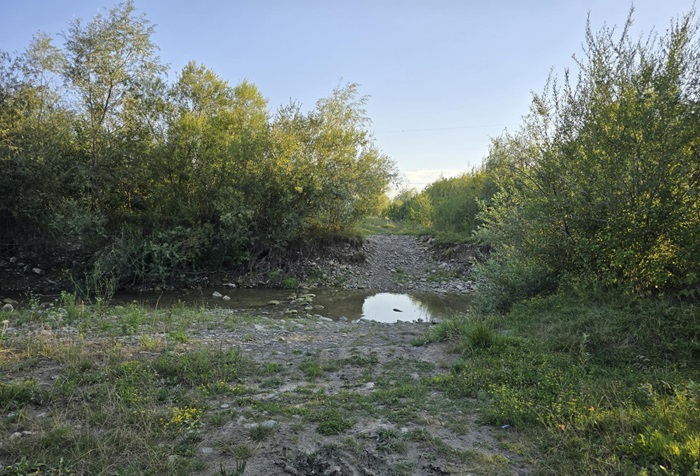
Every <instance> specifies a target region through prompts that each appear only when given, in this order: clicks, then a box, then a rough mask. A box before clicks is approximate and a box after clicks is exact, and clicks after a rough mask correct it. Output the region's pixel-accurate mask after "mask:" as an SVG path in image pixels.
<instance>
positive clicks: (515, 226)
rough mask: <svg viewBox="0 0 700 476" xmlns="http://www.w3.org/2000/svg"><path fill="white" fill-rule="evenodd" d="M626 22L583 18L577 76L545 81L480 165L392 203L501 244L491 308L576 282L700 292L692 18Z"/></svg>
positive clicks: (487, 274) (698, 45)
mask: <svg viewBox="0 0 700 476" xmlns="http://www.w3.org/2000/svg"><path fill="white" fill-rule="evenodd" d="M631 24H632V14H630V16H629V18H628V21H627V23H626V24H625V26H624V28H623V29H622V30H621V31H619V33H618V32H616V31H615V30H614V29H612V28H609V27H607V26H606V27H603V28H602V29H601V30H600V31H598V32H594V31H592V30H591V28H590V26H589V27H588V28H587V31H586V44H585V47H584V54H583V56H582V57H580V58H576V59H577V63H578V68H577V71H576V72H571V71H566V72H565V74H564V77H563V79H561V78H556V77H551V78H550V81H549V82H548V83H547V85H546V87H545V89H544V92H543V93H542V94H537V95H535V96H534V97H533V101H532V107H531V110H530V112H529V114H527V116H525V117H524V121H523V125H522V127H521V128H520V130H519V131H518V132H516V133H513V134H504V135H502V136H501V137H499V138H497V139H495V140H493V141H492V145H491V147H490V152H489V155H488V157H487V158H486V159H485V161H484V163H483V165H482V167H481V168H480V169H479V170H477V171H475V172H472V173H468V174H465V175H464V176H463V177H460V178H456V179H442V180H439V181H438V182H436V183H434V184H432V185H430V186H429V187H428V188H427V189H426V190H425V191H423V192H422V193H420V194H414V195H413V196H409V197H401V196H399V197H397V199H395V200H394V202H393V203H392V204H391V205H390V207H389V209H388V210H389V215H390V216H392V214H394V216H396V217H403V218H410V219H413V220H415V221H418V222H419V223H421V224H423V225H424V226H427V227H432V229H433V230H434V231H435V232H437V233H440V232H450V231H459V232H465V233H470V234H471V239H473V240H478V241H481V242H485V243H488V244H490V245H492V246H493V248H494V249H495V250H496V251H495V253H494V254H493V255H492V259H490V260H489V261H488V262H487V263H486V264H484V265H482V266H480V267H479V269H478V270H477V271H478V274H479V283H480V284H479V290H480V293H479V294H480V296H481V297H482V299H483V301H484V303H485V305H486V307H487V308H490V309H492V310H498V311H505V310H507V309H509V308H510V306H511V305H512V304H513V303H515V302H517V301H520V300H522V299H525V298H527V297H529V296H533V295H537V294H541V293H548V292H554V291H557V290H559V289H561V288H562V287H571V286H573V287H577V288H585V289H589V290H590V289H610V288H616V289H623V290H625V291H628V292H630V293H634V294H637V295H643V296H649V295H666V296H674V297H680V298H685V299H688V298H690V299H697V298H698V297H699V296H700V37H699V35H698V22H697V20H696V19H695V14H694V12H691V13H689V14H687V15H685V16H682V17H680V18H678V19H676V20H675V21H673V22H672V23H671V25H670V27H669V29H668V30H667V31H666V32H665V34H663V35H650V36H648V37H641V38H639V39H634V38H632V37H631V33H630V27H631ZM406 198H408V199H407V200H406ZM458 209H459V210H460V211H459V212H458V213H454V214H453V213H452V211H453V210H458Z"/></svg>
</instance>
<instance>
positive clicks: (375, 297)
mask: <svg viewBox="0 0 700 476" xmlns="http://www.w3.org/2000/svg"><path fill="white" fill-rule="evenodd" d="M215 291H216V292H219V293H221V294H222V295H225V296H228V297H229V298H230V299H228V300H223V299H221V298H214V297H213V293H214V292H215ZM309 292H310V293H312V294H314V295H315V297H314V299H313V305H314V306H315V307H316V308H315V309H313V310H311V311H306V310H302V309H300V306H298V305H297V306H294V305H292V304H291V303H290V297H292V296H293V295H294V294H296V292H295V291H294V290H289V289H226V288H223V289H222V288H211V289H201V290H196V291H186V292H182V291H172V292H163V293H160V292H143V293H123V294H119V295H117V296H115V297H114V298H113V299H112V304H114V305H125V304H128V303H131V302H136V303H138V304H141V305H144V306H147V307H151V308H153V307H158V308H167V307H172V306H195V307H205V308H210V309H211V308H223V309H240V310H242V311H251V312H258V313H268V314H270V315H271V316H275V315H279V314H282V313H283V312H284V311H285V310H287V309H290V308H292V309H297V310H299V311H298V312H299V313H300V314H305V313H307V312H308V313H310V314H319V315H321V316H323V317H327V318H330V319H333V320H339V319H347V320H349V321H356V320H358V319H365V320H372V321H379V322H396V321H418V320H422V321H425V322H429V321H439V320H442V319H445V318H447V317H450V316H453V315H455V314H459V313H463V312H466V311H467V310H468V309H469V306H470V297H469V296H465V295H443V294H432V293H416V294H396V293H376V292H373V291H366V290H354V289H313V290H310V291H309ZM17 300H18V301H25V299H21V298H18V299H17ZM41 300H42V301H53V302H56V301H57V300H58V296H41ZM270 301H279V303H280V304H279V305H278V306H272V305H270V304H269V303H270Z"/></svg>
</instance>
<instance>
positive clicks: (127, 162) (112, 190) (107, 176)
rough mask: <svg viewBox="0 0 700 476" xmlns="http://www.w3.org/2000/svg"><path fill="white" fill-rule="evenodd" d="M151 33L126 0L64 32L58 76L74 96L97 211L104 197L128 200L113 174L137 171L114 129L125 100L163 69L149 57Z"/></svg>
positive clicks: (123, 117) (124, 122)
mask: <svg viewBox="0 0 700 476" xmlns="http://www.w3.org/2000/svg"><path fill="white" fill-rule="evenodd" d="M152 33H153V27H152V26H151V25H150V22H149V21H148V20H147V19H146V18H145V16H143V15H141V16H136V15H135V7H134V4H133V1H131V0H129V1H127V2H125V3H120V4H118V5H117V6H116V7H114V8H113V9H111V10H110V11H109V12H108V13H107V15H106V16H103V15H101V14H98V15H97V16H95V17H94V18H93V19H92V21H90V22H89V23H88V24H87V25H83V24H82V22H81V21H80V19H76V20H74V21H73V23H72V24H71V26H70V28H69V30H68V33H66V34H64V37H65V40H66V43H65V50H66V58H67V67H66V69H65V71H64V75H65V78H66V81H67V82H68V84H69V85H70V86H71V88H72V90H73V91H74V92H75V95H76V97H77V102H76V104H75V107H76V109H77V110H78V112H79V113H80V115H81V123H80V125H79V129H78V132H79V134H78V139H79V141H80V142H81V144H82V145H83V147H84V149H85V151H86V154H87V157H88V159H89V164H87V165H88V170H89V178H90V185H91V189H92V190H91V192H92V195H93V199H94V200H95V201H96V204H97V206H98V209H99V210H100V211H101V212H106V211H107V210H108V205H107V200H110V201H111V202H112V205H113V206H114V205H116V204H119V203H124V202H128V199H127V200H125V199H126V197H125V196H124V192H125V191H124V190H119V189H118V188H116V186H115V185H116V183H117V177H119V176H121V177H124V174H128V175H129V176H130V178H134V177H135V176H137V175H138V174H139V173H140V172H139V171H138V169H139V166H140V164H139V163H138V162H135V161H137V160H138V159H137V158H136V157H134V156H133V154H130V153H129V151H128V150H125V148H126V149H128V147H126V146H128V144H127V143H128V142H129V141H130V140H131V138H130V137H129V136H126V135H122V136H120V135H119V133H120V131H123V130H124V129H127V128H128V127H129V126H130V125H131V124H130V121H131V120H133V117H130V116H129V114H128V112H129V111H130V109H129V108H128V104H129V103H130V102H133V101H134V100H136V99H137V98H138V97H140V96H141V95H142V94H143V92H144V90H145V89H146V88H147V87H148V85H150V84H152V83H153V82H154V81H155V78H156V77H157V76H158V75H159V74H160V73H161V72H163V71H165V68H164V67H163V66H162V65H161V64H160V62H159V59H158V57H157V56H155V52H156V49H157V48H156V46H155V44H154V43H153V42H152V41H151V35H152ZM132 172H133V173H132Z"/></svg>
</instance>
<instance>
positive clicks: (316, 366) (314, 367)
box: [299, 359, 323, 379]
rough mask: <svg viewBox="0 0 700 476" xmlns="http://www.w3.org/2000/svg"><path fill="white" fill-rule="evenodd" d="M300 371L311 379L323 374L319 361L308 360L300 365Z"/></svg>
mask: <svg viewBox="0 0 700 476" xmlns="http://www.w3.org/2000/svg"><path fill="white" fill-rule="evenodd" d="M299 370H301V371H302V372H304V375H306V376H307V377H308V378H310V379H315V378H317V377H318V376H320V375H321V374H322V373H323V369H322V368H321V364H320V363H319V362H318V361H317V360H312V359H307V360H304V361H303V362H301V363H300V364H299Z"/></svg>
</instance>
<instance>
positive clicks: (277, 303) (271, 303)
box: [267, 299, 280, 306]
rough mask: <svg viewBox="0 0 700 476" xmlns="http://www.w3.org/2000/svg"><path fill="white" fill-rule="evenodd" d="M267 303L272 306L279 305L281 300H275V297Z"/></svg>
mask: <svg viewBox="0 0 700 476" xmlns="http://www.w3.org/2000/svg"><path fill="white" fill-rule="evenodd" d="M267 303H268V304H269V305H270V306H279V305H280V302H279V301H276V300H274V299H273V300H272V301H267Z"/></svg>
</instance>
